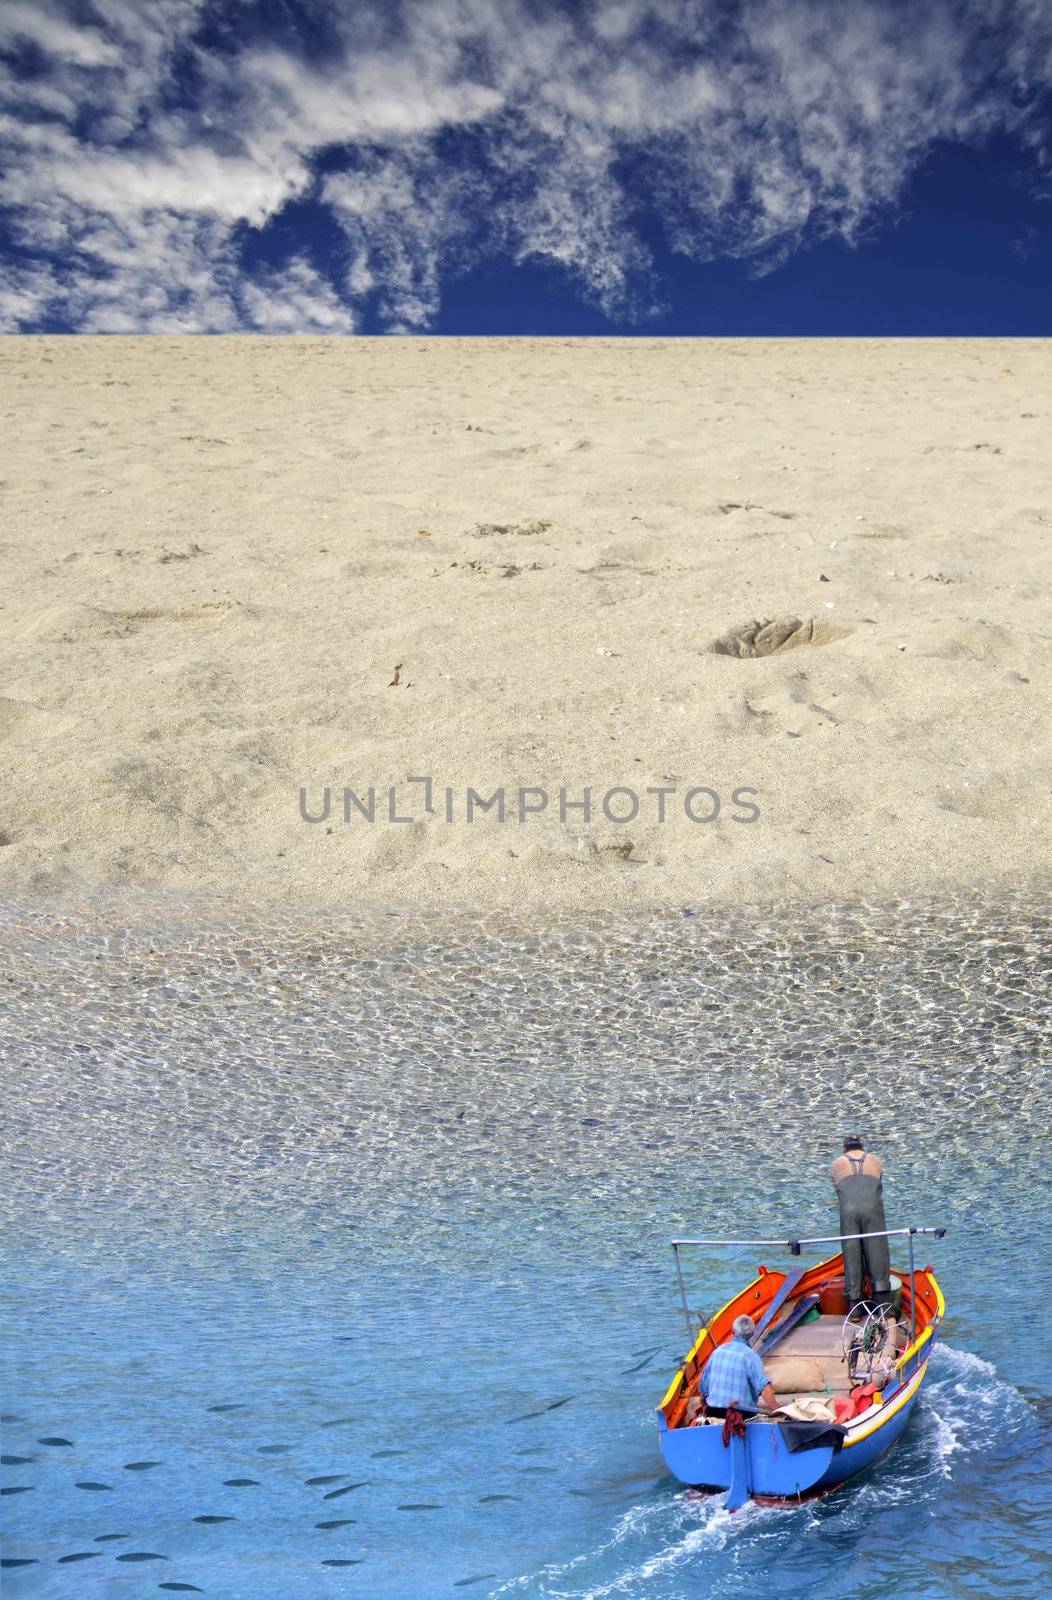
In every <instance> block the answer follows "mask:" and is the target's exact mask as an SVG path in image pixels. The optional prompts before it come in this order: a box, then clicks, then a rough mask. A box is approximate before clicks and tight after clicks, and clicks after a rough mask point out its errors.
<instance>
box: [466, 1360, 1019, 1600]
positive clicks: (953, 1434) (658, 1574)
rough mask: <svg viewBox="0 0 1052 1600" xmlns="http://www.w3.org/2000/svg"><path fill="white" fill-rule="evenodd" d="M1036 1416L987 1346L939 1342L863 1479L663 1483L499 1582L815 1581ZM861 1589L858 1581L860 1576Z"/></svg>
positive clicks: (597, 1591) (645, 1597)
mask: <svg viewBox="0 0 1052 1600" xmlns="http://www.w3.org/2000/svg"><path fill="white" fill-rule="evenodd" d="M1032 1425H1033V1413H1032V1411H1031V1408H1030V1407H1029V1405H1028V1404H1027V1402H1026V1401H1025V1400H1024V1398H1023V1396H1022V1395H1021V1394H1020V1393H1019V1391H1018V1390H1017V1389H1014V1388H1013V1387H1012V1385H1011V1384H1009V1383H1006V1382H1005V1381H1004V1380H1003V1379H1001V1378H999V1377H998V1375H997V1370H996V1368H995V1367H994V1366H993V1365H992V1364H991V1363H990V1362H988V1361H984V1360H982V1359H981V1358H980V1357H979V1356H975V1355H972V1354H971V1353H970V1352H968V1351H966V1350H958V1349H955V1348H954V1347H953V1346H951V1345H940V1346H939V1347H938V1348H937V1349H936V1351H935V1353H934V1355H933V1356H932V1362H931V1369H930V1371H929V1373H928V1376H927V1379H926V1381H925V1384H924V1386H923V1389H922V1391H921V1399H920V1401H919V1403H918V1406H917V1409H916V1411H915V1413H914V1415H913V1417H912V1418H911V1421H910V1425H909V1428H908V1429H907V1431H906V1434H905V1435H904V1437H903V1439H902V1440H901V1442H900V1443H899V1444H898V1445H897V1446H896V1448H895V1450H894V1451H893V1452H892V1453H891V1454H890V1455H889V1456H888V1457H887V1458H886V1459H884V1460H882V1461H880V1462H879V1463H877V1464H876V1465H874V1467H872V1468H871V1469H870V1470H869V1471H867V1472H866V1473H863V1474H862V1475H861V1476H860V1477H859V1478H858V1480H857V1481H855V1482H853V1483H849V1484H848V1485H845V1486H844V1487H843V1488H841V1489H840V1490H838V1491H837V1492H835V1493H834V1494H832V1495H830V1496H828V1497H827V1498H825V1499H822V1500H815V1501H811V1502H808V1503H805V1504H804V1505H802V1506H798V1507H797V1506H793V1507H785V1508H778V1507H761V1506H757V1505H755V1504H751V1503H750V1504H748V1505H746V1506H744V1507H743V1508H742V1510H741V1511H739V1512H737V1513H734V1514H731V1513H728V1512H727V1511H725V1510H724V1509H723V1501H724V1496H723V1494H722V1493H721V1494H719V1495H711V1496H702V1495H697V1494H695V1493H693V1492H692V1491H690V1490H683V1489H680V1488H678V1487H676V1488H673V1487H672V1480H671V1479H670V1480H669V1485H668V1488H667V1490H666V1489H665V1488H664V1487H663V1488H662V1489H661V1490H659V1491H658V1492H657V1493H655V1494H652V1495H651V1496H649V1497H648V1498H647V1499H646V1500H645V1501H644V1502H641V1503H639V1504H637V1505H634V1506H632V1507H630V1508H629V1510H627V1511H626V1512H624V1513H622V1514H621V1515H620V1516H619V1517H618V1518H617V1520H616V1521H615V1522H614V1524H613V1526H612V1527H611V1529H610V1532H609V1535H608V1537H606V1538H605V1539H604V1540H603V1541H602V1542H601V1543H600V1544H598V1545H596V1546H595V1547H593V1548H592V1549H591V1550H588V1551H586V1552H582V1553H581V1554H579V1555H576V1556H573V1557H572V1558H571V1559H570V1560H568V1561H565V1562H562V1563H555V1562H553V1563H550V1564H548V1565H547V1566H544V1567H541V1568H539V1569H538V1570H536V1571H534V1572H533V1573H530V1574H524V1575H522V1576H520V1577H516V1578H513V1579H511V1580H509V1581H507V1582H505V1583H504V1584H502V1585H501V1586H500V1587H499V1588H496V1589H494V1590H492V1591H491V1593H492V1594H495V1595H506V1596H515V1597H516V1600H541V1597H543V1600H616V1597H619V1596H627V1597H630V1600H688V1597H693V1596H696V1595H697V1594H699V1593H704V1594H705V1595H706V1596H707V1597H709V1600H732V1597H744V1596H745V1595H749V1596H752V1595H754V1594H756V1593H758V1592H761V1591H762V1588H763V1585H764V1584H765V1583H767V1582H771V1581H773V1579H774V1575H775V1572H777V1576H778V1584H779V1594H780V1595H781V1596H783V1597H784V1596H787V1595H788V1596H795V1595H799V1596H801V1597H802V1596H804V1595H806V1594H813V1593H814V1583H815V1573H816V1564H817V1568H818V1570H821V1571H822V1573H823V1576H824V1577H826V1578H829V1579H830V1580H833V1579H834V1578H835V1575H836V1574H837V1573H841V1574H843V1575H846V1574H848V1573H849V1572H851V1571H853V1570H854V1564H855V1563H856V1562H857V1560H858V1557H859V1554H860V1552H863V1551H865V1550H866V1549H867V1548H868V1547H869V1545H870V1543H871V1541H872V1540H874V1539H877V1540H879V1538H880V1537H881V1534H880V1528H881V1527H882V1526H885V1525H886V1524H887V1519H888V1518H889V1516H894V1515H896V1514H897V1515H899V1516H901V1515H903V1514H908V1515H909V1517H910V1520H911V1521H914V1522H915V1520H916V1518H917V1517H918V1515H919V1516H922V1517H927V1516H928V1515H930V1514H934V1513H935V1512H936V1511H938V1510H939V1509H940V1508H941V1506H942V1504H943V1502H944V1501H945V1500H946V1499H947V1497H952V1496H953V1495H954V1493H955V1480H956V1479H958V1478H960V1477H962V1476H965V1475H967V1473H968V1470H969V1469H972V1470H974V1471H975V1472H977V1473H978V1472H980V1471H981V1469H982V1463H983V1460H984V1459H985V1457H986V1454H987V1452H988V1451H989V1448H990V1446H991V1444H993V1443H994V1442H995V1441H996V1442H997V1444H998V1446H999V1448H1000V1450H1001V1451H1005V1450H1007V1451H1009V1452H1011V1451H1012V1448H1013V1438H1015V1439H1016V1447H1017V1448H1018V1450H1019V1452H1020V1453H1022V1452H1023V1451H1024V1450H1025V1448H1026V1439H1027V1436H1028V1434H1029V1432H1030V1429H1031V1428H1032ZM856 1592H857V1585H856Z"/></svg>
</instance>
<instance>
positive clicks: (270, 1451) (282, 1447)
mask: <svg viewBox="0 0 1052 1600" xmlns="http://www.w3.org/2000/svg"><path fill="white" fill-rule="evenodd" d="M291 1449H292V1446H291V1445H290V1444H261V1445H260V1447H259V1449H258V1450H257V1451H256V1454H257V1455H260V1456H283V1455H285V1454H286V1453H287V1452H288V1451H289V1450H291Z"/></svg>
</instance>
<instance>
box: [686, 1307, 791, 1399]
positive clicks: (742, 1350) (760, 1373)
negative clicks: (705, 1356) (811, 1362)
mask: <svg viewBox="0 0 1052 1600" xmlns="http://www.w3.org/2000/svg"><path fill="white" fill-rule="evenodd" d="M732 1332H733V1334H734V1337H733V1338H732V1339H728V1341H727V1343H726V1344H721V1345H720V1346H719V1347H718V1349H716V1350H714V1351H713V1352H712V1355H711V1356H710V1357H709V1360H708V1364H707V1365H706V1367H705V1370H704V1372H703V1373H702V1375H701V1381H700V1383H699V1385H698V1388H699V1390H700V1392H701V1393H702V1394H703V1395H704V1396H705V1403H706V1405H707V1407H708V1409H709V1410H710V1411H724V1410H726V1408H727V1407H728V1406H736V1407H737V1409H738V1410H739V1411H755V1410H756V1408H757V1405H765V1406H766V1407H767V1409H768V1410H769V1411H775V1410H777V1408H778V1401H777V1399H776V1398H775V1393H774V1390H773V1389H772V1387H771V1384H770V1380H769V1379H768V1377H767V1374H766V1372H765V1371H764V1369H763V1362H762V1361H761V1360H760V1358H759V1356H758V1355H757V1354H756V1351H755V1350H754V1349H753V1348H752V1345H751V1344H750V1343H749V1340H750V1339H751V1338H752V1336H753V1334H754V1333H755V1332H756V1324H755V1322H754V1321H753V1320H752V1318H751V1317H745V1316H742V1317H735V1319H734V1323H733V1327H732Z"/></svg>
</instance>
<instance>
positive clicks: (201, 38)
mask: <svg viewBox="0 0 1052 1600" xmlns="http://www.w3.org/2000/svg"><path fill="white" fill-rule="evenodd" d="M274 15H275V13H274V9H273V8H268V10H267V11H266V13H265V15H264V13H263V12H262V11H260V12H259V13H257V12H255V11H254V10H253V8H252V7H251V6H250V5H245V4H238V5H237V6H233V5H230V4H219V3H211V0H148V3H143V0H93V3H92V4H89V5H85V4H78V5H76V6H74V5H73V4H72V3H71V4H69V5H68V6H67V5H64V4H62V3H60V0H50V3H45V0H8V4H7V5H6V6H5V7H3V9H2V10H0V61H2V62H3V63H5V64H4V65H3V66H2V68H0V108H2V112H0V142H2V147H3V150H2V154H3V165H4V169H5V172H6V177H5V181H4V188H3V195H2V198H3V204H4V207H5V211H4V217H5V223H6V231H7V235H8V237H9V239H10V242H11V250H10V252H9V259H8V260H7V262H6V264H5V266H4V269H3V272H2V275H0V326H2V327H5V328H7V329H18V328H35V327H40V326H46V325H49V324H57V325H60V326H73V327H77V328H83V329H86V330H93V331H104V330H113V331H132V330H136V331H154V332H171V331H180V330H183V331H229V330H235V329H243V328H244V329H247V328H258V329H267V330H271V331H290V332H291V331H299V332H310V331H340V332H350V331H353V330H354V328H356V327H358V326H360V325H361V323H362V321H363V319H366V318H368V319H371V320H372V322H373V323H374V324H375V323H378V324H379V325H380V326H383V327H386V328H389V329H392V330H412V329H423V328H426V327H428V326H429V325H430V324H431V323H432V322H433V320H434V318H435V316H436V314H437V312H438V310H439V308H440V305H441V299H442V292H443V287H444V285H445V284H446V283H447V282H448V281H449V279H450V278H451V276H453V275H455V274H456V273H457V272H460V271H462V270H464V269H465V268H467V267H469V266H470V265H472V264H474V263H476V262H478V261H479V260H484V259H486V258H487V257H489V256H495V255H498V254H499V255H502V256H504V257H510V258H512V259H514V260H516V261H519V262H525V261H529V260H540V261H544V262H547V263H551V264H553V265H554V266H556V267H558V268H559V269H561V270H562V271H563V272H565V273H566V274H567V275H568V277H569V278H570V279H571V280H572V281H573V282H574V283H575V284H576V285H577V286H578V289H579V292H580V294H581V295H582V297H584V298H585V299H587V300H588V301H590V302H591V303H592V304H594V305H596V306H598V307H599V308H600V309H601V310H603V311H604V312H606V313H607V314H608V315H610V316H612V317H620V318H641V317H645V316H646V315H647V313H648V312H649V311H651V310H653V309H656V308H657V307H659V306H660V303H661V285H660V283H659V282H658V281H657V279H656V276H655V272H654V268H653V263H652V261H651V259H650V254H649V250H648V247H647V244H646V239H647V238H648V237H650V236H651V233H648V228H649V229H650V230H651V231H652V230H653V228H655V227H659V228H660V230H661V231H662V233H663V236H664V239H665V241H666V243H667V244H668V245H669V246H670V247H671V248H672V249H673V250H675V251H678V252H681V253H682V254H684V255H686V256H688V257H690V258H692V259H696V260H711V259H714V258H717V257H720V256H730V257H737V258H740V259H744V260H747V261H749V262H750V263H751V264H752V265H753V266H754V267H755V269H756V270H760V271H762V270H766V269H768V268H770V267H771V266H773V265H775V264H777V263H778V262H779V261H782V260H784V259H785V258H786V256H787V255H788V254H789V253H791V252H792V251H793V250H795V249H797V248H799V247H800V246H801V244H803V243H805V242H808V241H813V240H816V239H821V238H830V237H839V238H842V239H844V240H847V241H849V242H853V241H855V240H857V239H858V238H859V237H860V235H861V234H863V233H864V231H865V230H867V229H868V228H870V227H872V226H873V225H874V224H875V223H877V222H879V221H880V220H882V219H885V218H888V217H890V216H893V215H894V210H895V207H896V204H897V203H898V201H899V199H900V197H901V195H902V193H903V189H904V186H905V185H906V183H907V182H908V180H909V179H910V177H911V175H912V174H913V173H914V171H915V170H916V168H917V166H918V164H919V163H920V162H921V161H922V160H923V159H924V158H925V156H926V155H927V153H928V152H929V151H930V150H931V149H932V148H933V147H934V146H935V145H936V143H937V142H938V141H942V140H954V141H963V142H966V143H968V142H970V143H976V142H978V141H981V140H983V139H984V138H986V137H987V136H989V135H990V134H991V133H993V132H995V131H999V130H1008V131H1011V132H1014V133H1015V134H1016V135H1017V136H1018V137H1019V138H1020V139H1021V140H1022V141H1023V142H1024V143H1025V144H1027V145H1028V146H1029V147H1030V150H1031V153H1032V158H1033V163H1034V171H1035V173H1038V172H1040V171H1041V170H1042V169H1043V166H1044V163H1045V161H1046V147H1045V138H1046V133H1045V129H1044V126H1043V125H1042V123H1041V121H1040V119H1039V116H1038V110H1037V108H1038V106H1039V105H1040V103H1041V97H1042V96H1043V95H1045V94H1047V92H1048V89H1049V86H1050V81H1052V13H1050V12H1049V10H1048V7H1047V6H1046V5H1044V4H1043V3H1042V0H918V3H917V4H915V5H911V6H909V7H906V6H900V5H897V4H893V3H889V0H852V3H851V4H850V5H845V4H843V0H739V3H737V4H733V5H731V4H728V5H724V6H718V5H713V4H712V3H711V0H598V3H596V4H594V5H592V6H591V7H589V6H575V7H574V8H573V10H572V13H571V11H570V10H568V9H564V8H561V7H558V6H554V5H550V6H548V7H545V6H544V5H543V4H541V5H538V4H535V3H534V4H527V3H526V0H414V3H413V4H411V5H406V6H405V7H404V9H397V8H393V7H392V6H390V5H386V4H385V5H381V4H369V3H367V0H360V3H359V4H357V5H355V6H354V7H347V6H345V5H342V4H338V3H336V0H333V3H332V4H328V5H327V4H324V3H322V0H301V3H300V5H299V7H298V8H297V7H296V6H294V5H292V4H291V3H290V4H289V5H287V6H286V7H285V8H284V11H283V12H278V13H277V15H279V16H281V15H284V16H285V17H286V18H287V23H286V25H285V26H284V29H283V31H276V30H275V24H274ZM294 207H300V208H303V207H306V208H307V210H306V211H304V210H302V209H301V210H300V211H299V212H298V213H297V212H293V211H290V209H289V208H294ZM308 213H309V215H310V216H314V217H320V218H321V219H323V221H324V224H325V227H326V229H327V230H328V234H327V238H328V246H327V249H326V251H325V253H324V258H323V257H322V253H321V252H320V251H319V250H318V249H316V248H314V244H315V241H314V240H312V238H310V237H308V236H307V235H309V233H310V230H309V229H306V230H305V229H304V227H303V218H304V216H306V215H307V214H308ZM289 216H291V217H293V220H294V221H295V220H297V218H298V226H299V231H300V233H301V235H302V236H301V237H300V238H299V239H298V240H297V239H296V237H295V229H294V228H293V227H292V226H291V225H290V227H289V228H288V229H286V230H284V231H285V232H286V233H287V234H288V235H289V238H288V239H286V240H285V242H284V243H283V244H282V243H281V241H280V238H278V235H279V234H281V232H282V222H283V219H285V218H286V217H289ZM643 218H645V219H647V227H644V226H643V225H642V219H643ZM276 239H277V242H275V240H276Z"/></svg>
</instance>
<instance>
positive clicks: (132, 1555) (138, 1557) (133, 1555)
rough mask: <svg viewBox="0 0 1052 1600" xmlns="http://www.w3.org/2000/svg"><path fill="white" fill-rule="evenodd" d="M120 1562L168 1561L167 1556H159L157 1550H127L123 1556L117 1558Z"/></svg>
mask: <svg viewBox="0 0 1052 1600" xmlns="http://www.w3.org/2000/svg"><path fill="white" fill-rule="evenodd" d="M117 1560H118V1561H167V1560H168V1557H167V1556H159V1555H158V1554H157V1552H156V1550H125V1552H124V1554H123V1555H120V1556H118V1557H117Z"/></svg>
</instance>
